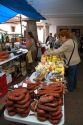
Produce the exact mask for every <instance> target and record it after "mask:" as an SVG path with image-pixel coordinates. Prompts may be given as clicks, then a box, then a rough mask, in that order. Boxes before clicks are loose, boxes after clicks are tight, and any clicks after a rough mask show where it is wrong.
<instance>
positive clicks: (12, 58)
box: [0, 50, 28, 66]
mask: <svg viewBox="0 0 83 125" xmlns="http://www.w3.org/2000/svg"><path fill="white" fill-rule="evenodd" d="M27 52H28V50H27V51H25V52H22V53H21V54H18V55H16V56H13V57H10V58H8V59H6V60H4V61H0V66H1V65H3V64H5V63H8V62H9V61H12V60H14V59H16V58H19V57H20V56H22V55H24V54H26V53H27Z"/></svg>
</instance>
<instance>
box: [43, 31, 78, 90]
mask: <svg viewBox="0 0 83 125" xmlns="http://www.w3.org/2000/svg"><path fill="white" fill-rule="evenodd" d="M59 39H60V42H61V44H62V45H61V46H60V47H59V48H58V49H54V50H50V51H46V53H45V54H46V55H51V54H53V55H54V54H63V55H64V56H65V57H66V59H67V62H68V61H69V59H70V56H71V54H72V57H71V59H70V63H69V68H68V85H67V87H68V90H69V91H70V92H72V91H74V90H75V89H76V86H77V72H78V66H79V63H80V56H79V53H78V45H77V43H76V42H74V41H73V40H72V39H71V37H70V33H69V32H68V31H61V32H60V33H59ZM72 51H73V53H72Z"/></svg>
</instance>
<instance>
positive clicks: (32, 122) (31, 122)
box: [4, 106, 64, 125]
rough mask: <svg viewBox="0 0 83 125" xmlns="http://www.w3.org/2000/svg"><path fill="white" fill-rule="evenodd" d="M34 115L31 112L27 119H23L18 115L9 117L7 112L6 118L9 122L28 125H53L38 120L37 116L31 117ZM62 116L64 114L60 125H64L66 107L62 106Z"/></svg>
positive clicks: (5, 113) (5, 112)
mask: <svg viewBox="0 0 83 125" xmlns="http://www.w3.org/2000/svg"><path fill="white" fill-rule="evenodd" d="M32 113H33V112H30V113H29V115H28V116H27V117H25V118H22V117H20V116H18V115H15V116H9V115H8V112H7V110H5V111H4V118H5V119H6V120H8V121H12V122H18V123H23V124H26V125H52V124H51V123H50V122H49V121H45V122H40V121H39V120H37V118H36V116H34V115H30V114H32ZM62 114H63V117H62V119H61V121H60V123H59V124H58V125H64V106H62Z"/></svg>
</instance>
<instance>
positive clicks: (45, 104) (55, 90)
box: [31, 84, 64, 124]
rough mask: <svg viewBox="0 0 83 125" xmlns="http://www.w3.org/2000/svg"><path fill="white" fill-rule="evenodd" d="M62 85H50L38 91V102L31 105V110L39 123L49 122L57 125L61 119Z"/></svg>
mask: <svg viewBox="0 0 83 125" xmlns="http://www.w3.org/2000/svg"><path fill="white" fill-rule="evenodd" d="M63 89H64V86H63V84H50V85H48V86H44V87H42V88H41V89H40V90H39V91H38V96H39V100H37V101H36V100H35V101H33V102H32V103H31V110H32V111H34V112H36V113H37V118H38V120H40V121H45V120H49V121H50V122H51V123H52V124H58V123H59V122H60V120H61V118H62V105H63Z"/></svg>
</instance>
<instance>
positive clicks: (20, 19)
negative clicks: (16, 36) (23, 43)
mask: <svg viewBox="0 0 83 125" xmlns="http://www.w3.org/2000/svg"><path fill="white" fill-rule="evenodd" d="M20 27H21V37H22V16H21V14H20Z"/></svg>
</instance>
